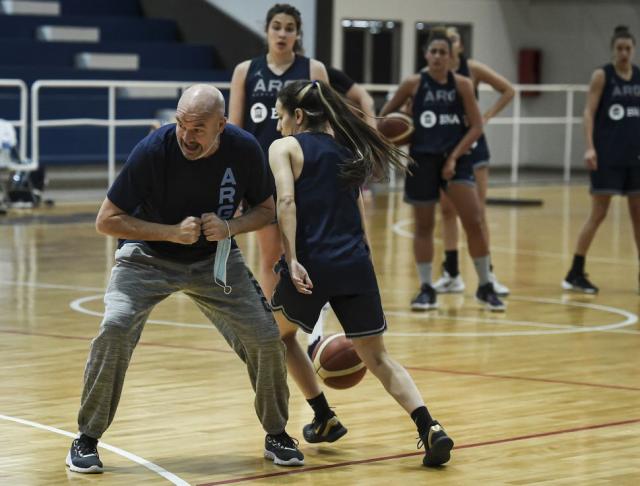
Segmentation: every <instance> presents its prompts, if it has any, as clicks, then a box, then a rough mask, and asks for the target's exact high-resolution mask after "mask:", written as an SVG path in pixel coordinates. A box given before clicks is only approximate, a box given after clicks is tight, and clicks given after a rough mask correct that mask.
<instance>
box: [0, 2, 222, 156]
mask: <svg viewBox="0 0 640 486" xmlns="http://www.w3.org/2000/svg"><path fill="white" fill-rule="evenodd" d="M0 38H2V45H3V49H2V50H0V78H2V79H21V80H23V81H25V82H26V83H27V84H28V85H29V86H31V85H32V84H33V83H34V82H35V81H36V80H45V79H46V80H149V81H205V82H215V81H228V80H229V78H230V72H229V71H227V70H225V69H223V66H222V63H221V61H220V57H219V56H218V53H217V52H216V50H215V49H214V48H213V47H211V46H208V45H195V44H186V43H184V42H181V41H180V34H179V31H178V29H177V26H176V24H175V22H173V21H171V20H165V19H150V18H145V17H144V16H143V13H142V10H141V8H140V5H139V2H138V0H90V1H85V0H38V1H31V0H15V1H13V0H0ZM167 91H168V92H167ZM154 93H156V92H153V91H150V90H140V89H138V90H135V89H123V90H118V99H117V102H116V113H117V117H118V118H119V119H122V118H132V119H147V118H158V116H159V113H161V112H162V111H163V110H164V111H166V110H173V109H175V105H176V100H177V98H176V96H177V92H176V91H175V90H174V91H173V92H172V91H171V90H164V92H162V91H160V92H158V94H157V95H156V94H154ZM17 96H18V95H17V93H16V91H15V90H13V91H12V90H10V89H0V118H4V119H17V118H18V116H17V110H18V101H17ZM30 101H31V100H30ZM107 110H108V102H107V89H105V88H100V89H98V88H94V89H86V88H82V89H80V88H66V89H55V90H54V89H43V90H42V91H41V93H40V102H39V113H40V118H42V119H58V118H60V119H62V118H107ZM148 131H149V127H118V128H117V136H116V140H117V145H116V159H117V160H118V161H119V162H122V161H124V160H125V159H126V156H127V154H128V153H129V151H130V150H131V148H132V147H133V146H134V145H135V143H137V142H138V141H139V140H140V139H141V138H142V137H143V136H144V135H145V134H146V133H148ZM39 146H40V153H39V158H38V159H39V161H40V163H42V164H46V165H47V166H50V167H51V166H56V165H69V164H96V163H103V162H105V154H107V152H108V147H107V128H106V127H95V126H85V127H55V128H46V129H40V144H39Z"/></svg>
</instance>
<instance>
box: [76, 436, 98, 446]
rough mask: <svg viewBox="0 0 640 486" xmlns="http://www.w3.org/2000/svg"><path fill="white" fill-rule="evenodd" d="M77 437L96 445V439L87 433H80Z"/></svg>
mask: <svg viewBox="0 0 640 486" xmlns="http://www.w3.org/2000/svg"><path fill="white" fill-rule="evenodd" d="M78 439H80V440H82V441H83V442H88V443H91V444H93V445H96V444H97V443H98V439H94V438H93V437H89V436H88V435H87V434H80V437H78Z"/></svg>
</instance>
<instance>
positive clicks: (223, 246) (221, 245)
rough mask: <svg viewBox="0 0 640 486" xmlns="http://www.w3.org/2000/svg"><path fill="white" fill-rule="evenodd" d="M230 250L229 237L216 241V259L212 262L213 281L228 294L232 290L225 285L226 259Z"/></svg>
mask: <svg viewBox="0 0 640 486" xmlns="http://www.w3.org/2000/svg"><path fill="white" fill-rule="evenodd" d="M230 252H231V238H225V239H224V240H220V241H218V248H217V249H216V259H215V261H214V263H213V281H214V282H215V283H216V284H218V285H219V286H220V287H222V288H223V290H224V293H225V294H227V295H229V294H230V293H231V291H232V290H233V289H232V288H231V286H230V285H227V260H228V259H229V253H230Z"/></svg>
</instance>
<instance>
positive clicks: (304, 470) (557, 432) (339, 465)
mask: <svg viewBox="0 0 640 486" xmlns="http://www.w3.org/2000/svg"><path fill="white" fill-rule="evenodd" d="M639 422H640V418H635V419H631V420H623V421H619V422H607V423H603V424H593V425H585V426H583V427H574V428H570V429H560V430H554V431H551V432H540V433H538V434H528V435H518V436H514V437H506V438H504V439H495V440H490V441H484V442H475V443H471V444H462V445H459V446H455V448H454V450H460V449H472V448H476V447H484V446H491V445H496V444H505V443H509V442H518V441H523V440H530V439H539V438H542V437H550V436H554V435H562V434H571V433H575V432H583V431H586V430H595V429H604V428H608V427H618V426H621V425H629V424H635V423H639ZM423 454H424V452H420V451H418V452H407V453H404V454H395V455H392V456H382V457H372V458H369V459H361V460H358V461H345V462H339V463H335V464H325V465H322V466H312V467H303V468H301V469H293V470H288V471H278V472H274V473H267V474H259V475H255V476H243V477H239V478H231V479H223V480H221V481H213V482H210V483H201V484H198V485H197V486H215V485H218V484H233V483H241V482H245V481H255V480H258V479H267V478H274V477H278V476H293V475H297V474H304V473H308V472H313V471H321V470H326V469H338V468H342V467H346V466H354V465H358V464H371V463H374V462H382V461H389V460H394V459H403V458H406V457H412V456H421V455H423Z"/></svg>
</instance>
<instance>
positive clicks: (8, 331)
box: [0, 329, 234, 354]
mask: <svg viewBox="0 0 640 486" xmlns="http://www.w3.org/2000/svg"><path fill="white" fill-rule="evenodd" d="M0 333H2V334H18V335H22V336H36V337H50V338H54V339H74V340H76V341H91V340H92V339H93V336H91V337H85V336H69V335H66V334H51V333H46V332H27V331H18V330H16V329H0ZM138 346H149V347H153V348H167V349H189V350H191V351H206V352H208V353H225V354H234V351H232V350H230V349H219V348H200V347H197V346H182V345H179V344H162V343H153V342H149V341H140V342H139V343H138Z"/></svg>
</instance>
